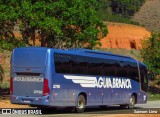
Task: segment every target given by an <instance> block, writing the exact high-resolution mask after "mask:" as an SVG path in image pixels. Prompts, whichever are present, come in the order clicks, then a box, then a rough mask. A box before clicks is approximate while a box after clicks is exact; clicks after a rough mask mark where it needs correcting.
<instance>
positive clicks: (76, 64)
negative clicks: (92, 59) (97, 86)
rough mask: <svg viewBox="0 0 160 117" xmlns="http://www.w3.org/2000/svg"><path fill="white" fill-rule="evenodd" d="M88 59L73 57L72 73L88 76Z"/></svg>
mask: <svg viewBox="0 0 160 117" xmlns="http://www.w3.org/2000/svg"><path fill="white" fill-rule="evenodd" d="M87 60H88V59H87V57H82V56H74V55H72V57H71V61H72V73H73V74H87V73H88V62H87Z"/></svg>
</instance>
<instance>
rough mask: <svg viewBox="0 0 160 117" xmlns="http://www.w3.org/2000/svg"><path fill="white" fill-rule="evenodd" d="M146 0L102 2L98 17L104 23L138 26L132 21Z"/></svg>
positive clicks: (105, 0)
mask: <svg viewBox="0 0 160 117" xmlns="http://www.w3.org/2000/svg"><path fill="white" fill-rule="evenodd" d="M144 2H145V0H102V1H101V3H102V4H101V8H100V9H98V12H97V13H98V16H99V17H100V18H101V19H102V20H104V21H111V22H121V23H130V24H136V25H138V23H137V22H135V21H132V20H130V18H131V16H133V15H134V14H135V13H136V12H137V11H138V10H139V8H140V7H141V6H142V5H143V3H144Z"/></svg>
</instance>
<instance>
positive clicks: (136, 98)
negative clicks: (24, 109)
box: [10, 47, 148, 112]
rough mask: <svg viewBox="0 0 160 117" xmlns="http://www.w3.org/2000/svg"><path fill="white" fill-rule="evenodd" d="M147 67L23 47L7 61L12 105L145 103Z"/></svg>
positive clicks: (117, 58)
mask: <svg viewBox="0 0 160 117" xmlns="http://www.w3.org/2000/svg"><path fill="white" fill-rule="evenodd" d="M147 91H148V75H147V68H146V66H145V65H144V64H143V63H141V62H139V61H137V60H135V59H133V58H131V57H127V56H121V55H115V54H111V53H105V52H99V51H94V50H88V49H70V50H61V49H52V48H41V47H25V48H16V49H14V50H13V53H12V57H11V80H10V99H11V103H15V104H27V105H31V106H37V107H75V110H76V111H77V112H83V111H84V109H85V107H88V106H107V105H115V104H116V105H120V106H121V107H125V108H134V105H135V104H144V103H146V102H147Z"/></svg>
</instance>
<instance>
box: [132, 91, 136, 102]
mask: <svg viewBox="0 0 160 117" xmlns="http://www.w3.org/2000/svg"><path fill="white" fill-rule="evenodd" d="M132 95H133V96H134V97H135V104H137V93H136V92H133V93H132V94H131V96H132Z"/></svg>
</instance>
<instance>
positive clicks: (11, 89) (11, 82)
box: [10, 78, 13, 94]
mask: <svg viewBox="0 0 160 117" xmlns="http://www.w3.org/2000/svg"><path fill="white" fill-rule="evenodd" d="M10 94H13V78H11V79H10Z"/></svg>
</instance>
